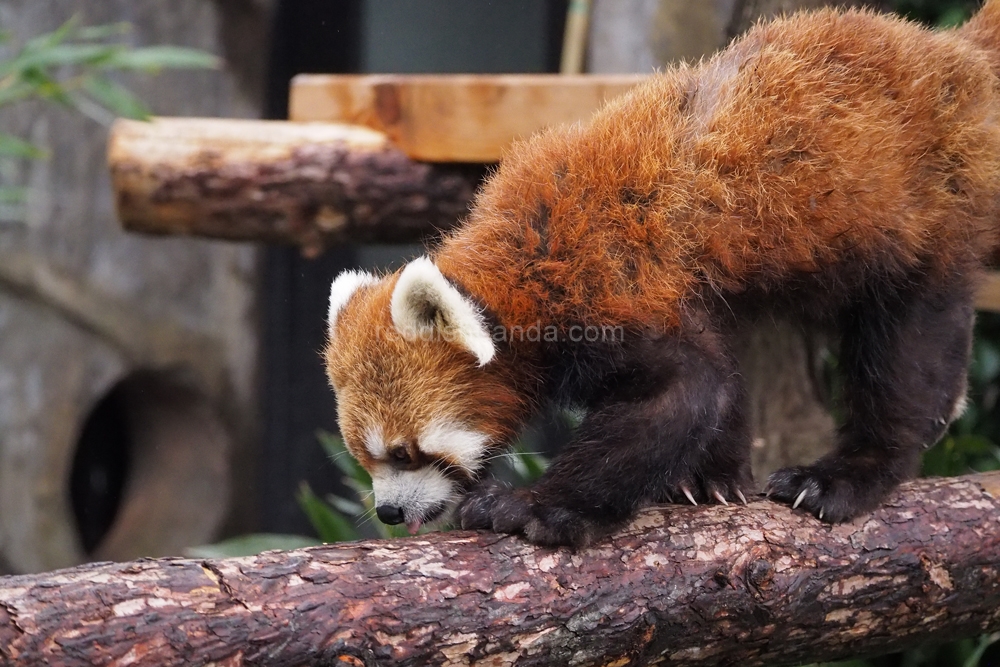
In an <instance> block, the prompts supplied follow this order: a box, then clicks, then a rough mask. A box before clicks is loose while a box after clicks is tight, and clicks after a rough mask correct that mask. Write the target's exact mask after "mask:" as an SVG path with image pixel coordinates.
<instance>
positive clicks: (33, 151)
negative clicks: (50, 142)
mask: <svg viewBox="0 0 1000 667" xmlns="http://www.w3.org/2000/svg"><path fill="white" fill-rule="evenodd" d="M0 155H4V156H8V157H23V158H29V159H32V160H37V159H40V158H43V157H45V155H46V154H45V151H43V150H42V149H41V148H39V147H38V146H35V145H34V144H32V143H30V142H27V141H25V140H24V139H19V138H17V137H15V136H11V135H9V134H0Z"/></svg>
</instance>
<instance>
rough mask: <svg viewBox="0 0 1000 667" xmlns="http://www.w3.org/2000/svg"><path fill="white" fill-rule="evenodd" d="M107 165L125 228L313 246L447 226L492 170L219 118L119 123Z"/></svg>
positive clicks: (346, 130) (316, 129)
mask: <svg viewBox="0 0 1000 667" xmlns="http://www.w3.org/2000/svg"><path fill="white" fill-rule="evenodd" d="M108 162H109V165H110V167H111V178H112V183H113V186H114V189H115V196H116V206H117V210H118V216H119V219H120V220H121V222H122V224H123V225H124V226H125V228H126V229H129V230H131V231H139V232H148V233H156V234H193V235H197V236H206V237H211V238H222V239H230V240H253V241H283V242H293V243H298V244H300V245H302V246H303V248H305V249H306V250H307V251H309V252H312V253H315V252H318V251H320V250H321V249H322V248H323V246H325V245H327V244H330V243H335V242H338V241H347V240H350V241H352V242H366V241H374V240H377V241H380V242H404V241H414V240H417V239H420V238H421V237H423V236H425V235H427V234H430V233H433V232H434V231H435V230H440V229H448V228H450V227H452V226H454V225H455V224H457V223H458V221H459V219H460V218H461V217H463V216H464V214H465V213H466V211H467V210H468V207H469V202H470V201H471V199H472V195H473V193H474V192H475V188H476V187H477V185H478V183H479V180H480V178H481V177H482V175H483V174H484V173H485V168H484V167H483V166H480V165H475V166H470V165H450V166H441V165H431V164H424V163H421V162H415V161H413V160H411V159H410V158H408V157H407V156H406V155H404V154H403V153H402V152H401V151H399V150H397V149H395V148H393V147H392V146H391V145H389V144H388V143H387V142H386V140H385V137H384V135H380V134H379V133H376V132H373V131H371V130H367V129H364V128H353V127H351V126H334V125H332V124H330V125H296V124H293V123H278V122H266V121H239V120H219V119H159V120H157V121H156V122H154V123H152V124H146V123H136V122H134V121H119V122H118V123H116V125H115V127H114V129H113V131H112V136H111V139H110V142H109V148H108Z"/></svg>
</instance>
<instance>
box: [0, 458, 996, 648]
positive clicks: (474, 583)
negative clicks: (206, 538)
mask: <svg viewBox="0 0 1000 667" xmlns="http://www.w3.org/2000/svg"><path fill="white" fill-rule="evenodd" d="M996 629H1000V473H991V474H984V475H970V476H967V477H963V478H956V479H933V480H922V481H917V482H913V483H910V484H907V485H906V486H905V487H904V488H903V490H901V491H900V492H898V493H896V494H895V495H894V496H893V498H892V499H891V500H890V502H889V503H888V504H887V505H886V507H884V508H883V509H881V510H879V511H877V512H875V513H874V514H873V515H871V516H868V517H864V518H862V519H859V520H857V521H855V522H853V523H851V524H846V525H840V526H832V527H831V526H828V525H825V524H822V523H820V522H818V521H816V520H815V519H813V518H812V517H810V516H807V515H805V514H802V513H798V512H792V511H790V510H789V509H787V508H785V507H783V506H779V505H776V504H773V503H770V502H768V501H758V502H755V503H753V504H751V505H750V506H749V507H735V506H728V507H721V506H719V507H697V508H693V507H684V506H673V507H662V508H653V509H650V510H647V511H645V512H643V513H642V514H641V515H640V517H639V518H638V519H637V520H636V521H635V522H634V523H633V524H632V525H631V526H629V527H628V528H627V529H625V530H623V531H622V532H620V533H618V534H617V535H615V536H614V537H613V538H611V539H609V540H607V541H605V542H604V543H602V544H599V545H597V546H595V547H593V548H591V549H587V550H584V551H580V552H578V553H573V552H572V551H569V550H564V549H559V550H556V549H544V548H538V547H532V546H530V545H528V544H525V543H524V542H523V541H522V540H520V539H517V538H513V537H500V536H497V535H492V534H475V533H469V532H452V533H442V534H434V535H428V536H424V537H419V538H414V539H408V540H399V541H393V542H384V541H376V542H360V543H353V544H343V545H334V546H325V547H316V548H311V549H304V550H300V551H290V552H284V553H279V552H273V553H268V554H263V555H261V556H257V557H253V558H239V559H227V560H215V561H212V560H204V561H199V560H181V559H162V560H145V561H137V562H132V563H123V564H108V563H103V564H94V565H87V566H82V567H78V568H74V569H69V570H62V571H58V572H53V573H47V574H40V575H26V576H16V577H6V578H0V657H2V658H3V659H4V660H5V661H6V662H7V663H8V664H17V665H25V666H34V665H39V666H41V665H50V666H53V667H58V666H61V665H128V664H141V665H204V664H216V665H229V666H236V665H262V666H264V665H267V666H271V665H274V666H278V665H289V666H291V665H336V664H344V665H396V664H405V665H424V664H469V663H470V662H474V663H476V664H489V665H510V664H519V665H564V664H573V665H597V664H614V665H627V664H670V665H696V664H737V663H738V664H740V665H746V666H748V667H749V666H750V665H765V664H766V665H791V664H799V663H804V662H812V661H818V660H829V659H834V658H838V657H843V656H848V655H859V654H872V653H878V652H882V651H888V650H892V649H898V648H901V647H904V646H910V645H913V644H917V643H920V642H924V641H927V640H933V639H943V638H957V637H961V636H972V635H975V634H977V633H980V632H984V631H992V630H996Z"/></svg>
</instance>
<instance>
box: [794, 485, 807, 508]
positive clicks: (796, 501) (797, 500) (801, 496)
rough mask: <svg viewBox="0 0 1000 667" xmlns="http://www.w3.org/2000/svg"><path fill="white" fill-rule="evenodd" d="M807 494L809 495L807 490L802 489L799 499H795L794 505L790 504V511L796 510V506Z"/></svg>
mask: <svg viewBox="0 0 1000 667" xmlns="http://www.w3.org/2000/svg"><path fill="white" fill-rule="evenodd" d="M807 493H809V489H802V492H801V493H799V497H798V498H796V499H795V502H794V503H792V509H797V508H798V506H799V505H801V504H802V501H803V500H805V498H806V494H807Z"/></svg>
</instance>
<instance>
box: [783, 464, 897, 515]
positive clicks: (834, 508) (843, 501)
mask: <svg viewBox="0 0 1000 667" xmlns="http://www.w3.org/2000/svg"><path fill="white" fill-rule="evenodd" d="M897 483H898V482H897V480H895V479H894V478H893V477H892V476H890V475H886V474H885V472H884V471H883V470H881V469H880V467H879V466H877V465H874V464H873V463H872V462H871V461H865V460H854V459H851V458H840V457H830V458H827V459H820V460H819V461H817V462H816V463H814V464H813V465H810V466H792V467H789V468H782V469H780V470H778V471H776V472H774V473H772V474H771V477H770V478H769V479H768V480H767V487H766V488H765V492H766V493H767V495H768V497H770V498H774V499H776V500H783V501H784V502H786V503H789V504H790V505H791V506H792V509H803V510H805V511H807V512H809V513H810V514H813V515H814V516H816V517H817V518H819V519H821V520H823V521H826V522H828V523H839V522H841V521H848V520H850V519H853V518H854V517H856V516H858V515H859V514H862V513H864V512H868V511H871V510H873V509H875V508H876V507H878V505H879V504H880V503H881V502H882V500H883V499H884V498H885V496H886V495H888V493H889V491H891V490H892V488H893V487H894V486H895V485H896V484H897Z"/></svg>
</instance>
